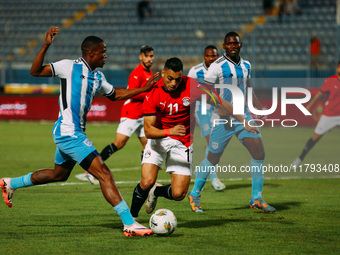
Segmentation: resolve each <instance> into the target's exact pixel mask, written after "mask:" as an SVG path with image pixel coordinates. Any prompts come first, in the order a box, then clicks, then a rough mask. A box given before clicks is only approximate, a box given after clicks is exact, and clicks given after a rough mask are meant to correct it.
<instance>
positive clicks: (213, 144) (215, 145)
mask: <svg viewBox="0 0 340 255" xmlns="http://www.w3.org/2000/svg"><path fill="white" fill-rule="evenodd" d="M211 147H212V148H213V149H214V150H217V149H218V143H216V142H212V143H211Z"/></svg>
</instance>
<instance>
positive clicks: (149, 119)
mask: <svg viewBox="0 0 340 255" xmlns="http://www.w3.org/2000/svg"><path fill="white" fill-rule="evenodd" d="M155 125H156V116H144V132H145V136H146V138H149V139H157V138H164V137H166V136H169V135H172V136H185V134H186V129H185V126H183V125H176V126H174V127H173V128H169V129H159V128H156V127H155Z"/></svg>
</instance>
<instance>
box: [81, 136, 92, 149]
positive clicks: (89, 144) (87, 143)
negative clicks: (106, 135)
mask: <svg viewBox="0 0 340 255" xmlns="http://www.w3.org/2000/svg"><path fill="white" fill-rule="evenodd" d="M83 143H84V144H85V145H86V146H89V147H90V146H92V145H93V143H92V142H91V140H90V139H88V138H86V139H85V141H84V142H83Z"/></svg>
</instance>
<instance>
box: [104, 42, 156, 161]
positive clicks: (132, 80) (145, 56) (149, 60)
mask: <svg viewBox="0 0 340 255" xmlns="http://www.w3.org/2000/svg"><path fill="white" fill-rule="evenodd" d="M153 59H154V50H153V48H152V47H151V46H150V45H144V46H142V47H141V48H140V55H139V60H140V64H139V65H138V66H137V67H136V68H135V69H134V70H133V71H132V73H131V74H130V76H129V84H128V87H127V89H135V88H142V87H144V86H145V84H146V83H147V81H148V80H149V78H150V77H151V76H152V71H151V67H152V64H153ZM145 95H146V93H141V94H139V95H137V96H135V97H132V98H130V99H128V100H126V101H125V102H124V105H123V107H122V110H121V116H120V123H119V126H118V129H117V134H116V138H115V141H114V142H113V143H111V144H109V145H107V146H106V147H105V148H104V149H103V151H102V152H101V153H100V155H101V156H102V158H103V160H104V161H105V160H107V159H108V158H109V157H110V156H111V155H112V154H113V153H115V152H116V151H117V150H120V149H121V148H123V147H124V146H125V144H126V142H127V141H128V140H129V138H130V137H131V135H132V134H133V133H135V134H136V135H137V137H138V139H139V141H140V142H141V144H142V148H143V151H144V148H145V145H146V142H147V139H146V138H145V134H144V120H143V100H144V98H145ZM143 151H142V156H143Z"/></svg>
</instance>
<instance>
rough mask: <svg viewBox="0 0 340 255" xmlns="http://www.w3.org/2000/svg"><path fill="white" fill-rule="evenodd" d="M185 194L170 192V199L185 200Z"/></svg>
mask: <svg viewBox="0 0 340 255" xmlns="http://www.w3.org/2000/svg"><path fill="white" fill-rule="evenodd" d="M186 194H187V193H186V192H172V197H173V199H174V200H175V201H181V200H183V199H184V198H185V196H186Z"/></svg>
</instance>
